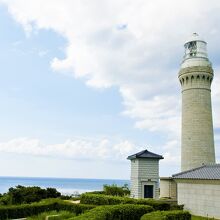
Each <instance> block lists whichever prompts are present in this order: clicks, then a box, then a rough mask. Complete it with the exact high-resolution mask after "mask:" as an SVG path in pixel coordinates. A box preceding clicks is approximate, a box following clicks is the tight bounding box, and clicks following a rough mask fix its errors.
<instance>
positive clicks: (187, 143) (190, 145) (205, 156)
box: [178, 33, 215, 171]
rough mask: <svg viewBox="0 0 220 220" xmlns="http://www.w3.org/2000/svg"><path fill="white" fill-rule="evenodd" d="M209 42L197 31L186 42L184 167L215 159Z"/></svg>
mask: <svg viewBox="0 0 220 220" xmlns="http://www.w3.org/2000/svg"><path fill="white" fill-rule="evenodd" d="M206 46H207V44H206V42H205V41H204V40H202V39H201V38H200V36H199V35H198V34H197V33H194V34H193V35H192V36H191V37H190V38H189V39H188V40H187V41H186V42H185V44H184V47H185V54H184V57H183V61H182V64H181V68H180V71H179V76H178V77H179V81H180V84H181V88H182V135H181V171H186V170H190V169H193V168H196V167H199V166H201V165H205V164H213V163H215V149H214V136H213V122H212V104H211V83H212V80H213V76H214V75H213V69H212V64H211V62H210V61H209V59H208V54H207V49H206Z"/></svg>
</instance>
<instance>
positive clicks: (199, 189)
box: [177, 180, 220, 219]
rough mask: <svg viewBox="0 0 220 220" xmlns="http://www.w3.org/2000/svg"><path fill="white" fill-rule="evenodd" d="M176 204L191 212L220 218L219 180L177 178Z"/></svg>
mask: <svg viewBox="0 0 220 220" xmlns="http://www.w3.org/2000/svg"><path fill="white" fill-rule="evenodd" d="M177 192H178V195H177V197H178V204H179V205H180V204H184V209H186V210H189V211H190V212H191V213H192V214H194V215H198V216H205V217H207V216H208V217H211V218H212V217H214V218H217V219H220V180H216V181H214V180H177Z"/></svg>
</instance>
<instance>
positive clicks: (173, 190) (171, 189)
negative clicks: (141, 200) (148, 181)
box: [160, 177, 177, 200]
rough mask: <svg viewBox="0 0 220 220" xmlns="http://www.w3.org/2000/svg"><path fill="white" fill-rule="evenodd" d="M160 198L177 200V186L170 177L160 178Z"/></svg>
mask: <svg viewBox="0 0 220 220" xmlns="http://www.w3.org/2000/svg"><path fill="white" fill-rule="evenodd" d="M160 198H171V199H174V200H176V199H177V184H176V182H175V181H174V179H173V178H172V177H161V178H160Z"/></svg>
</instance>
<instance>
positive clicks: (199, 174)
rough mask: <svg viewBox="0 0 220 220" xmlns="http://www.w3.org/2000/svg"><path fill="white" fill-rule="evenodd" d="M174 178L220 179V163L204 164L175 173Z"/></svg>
mask: <svg viewBox="0 0 220 220" xmlns="http://www.w3.org/2000/svg"><path fill="white" fill-rule="evenodd" d="M173 178H174V179H201V180H202V179H206V180H220V164H212V165H204V166H201V167H198V168H195V169H192V170H187V171H184V172H181V173H177V174H174V175H173Z"/></svg>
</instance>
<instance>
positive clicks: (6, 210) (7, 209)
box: [0, 199, 95, 220]
mask: <svg viewBox="0 0 220 220" xmlns="http://www.w3.org/2000/svg"><path fill="white" fill-rule="evenodd" d="M94 207H95V206H92V205H81V204H73V203H70V202H64V201H62V200H59V199H50V200H44V201H42V202H39V203H32V204H23V205H10V206H0V220H2V219H16V218H24V217H28V216H33V215H37V214H39V213H42V212H48V211H52V210H56V211H60V210H66V211H70V212H73V213H75V214H76V215H78V214H81V213H83V212H85V211H86V210H88V209H91V208H94Z"/></svg>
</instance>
